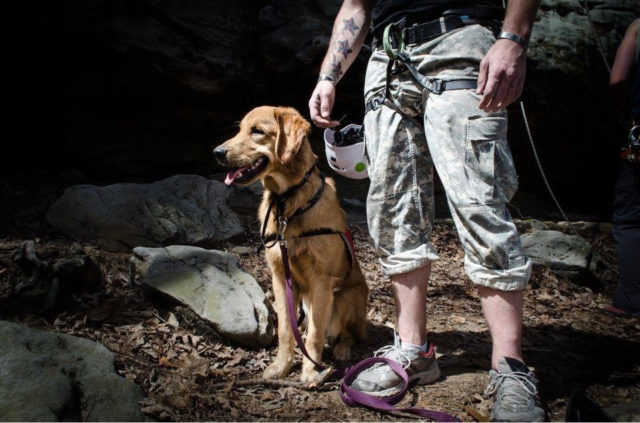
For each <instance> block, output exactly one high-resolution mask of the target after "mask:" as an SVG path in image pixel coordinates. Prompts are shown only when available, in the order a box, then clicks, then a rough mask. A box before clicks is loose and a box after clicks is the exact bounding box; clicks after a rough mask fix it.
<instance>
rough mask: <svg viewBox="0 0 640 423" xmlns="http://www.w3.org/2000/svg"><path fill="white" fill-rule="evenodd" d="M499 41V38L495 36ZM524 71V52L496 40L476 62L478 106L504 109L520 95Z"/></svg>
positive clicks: (487, 109)
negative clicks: (477, 64)
mask: <svg viewBox="0 0 640 423" xmlns="http://www.w3.org/2000/svg"><path fill="white" fill-rule="evenodd" d="M499 41H501V40H499ZM525 74H526V55H525V54H524V50H522V47H520V46H517V45H515V44H514V43H499V42H496V44H494V46H493V47H492V48H491V49H490V50H489V52H488V53H487V55H486V56H485V57H484V58H483V59H482V61H481V62H480V70H479V73H478V89H477V90H476V93H477V94H480V95H482V97H481V98H480V103H479V104H478V107H479V108H480V109H481V110H483V111H485V112H495V111H498V110H500V109H504V108H505V107H507V106H508V105H510V104H511V103H513V102H514V101H516V100H517V99H518V97H520V94H522V88H523V86H524V78H525Z"/></svg>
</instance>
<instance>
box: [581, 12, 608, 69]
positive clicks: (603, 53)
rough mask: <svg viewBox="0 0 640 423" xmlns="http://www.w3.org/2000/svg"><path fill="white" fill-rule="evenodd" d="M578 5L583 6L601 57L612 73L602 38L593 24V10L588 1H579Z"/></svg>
mask: <svg viewBox="0 0 640 423" xmlns="http://www.w3.org/2000/svg"><path fill="white" fill-rule="evenodd" d="M578 3H579V4H580V5H581V6H582V8H583V9H584V13H585V14H586V15H587V20H588V21H589V26H590V27H591V31H592V32H593V36H594V38H595V39H596V44H597V45H598V50H599V51H600V56H602V61H603V62H604V65H605V66H606V68H607V70H608V71H609V73H611V66H610V65H609V61H608V60H607V55H606V54H605V51H604V47H602V43H601V42H600V37H598V32H597V31H596V27H595V25H594V24H593V20H592V19H591V10H589V7H588V6H587V2H586V0H584V1H580V0H578Z"/></svg>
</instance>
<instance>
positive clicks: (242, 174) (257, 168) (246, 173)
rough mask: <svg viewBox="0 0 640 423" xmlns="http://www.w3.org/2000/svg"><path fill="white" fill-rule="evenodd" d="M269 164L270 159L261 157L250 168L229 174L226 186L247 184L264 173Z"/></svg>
mask: <svg viewBox="0 0 640 423" xmlns="http://www.w3.org/2000/svg"><path fill="white" fill-rule="evenodd" d="M268 163H269V159H267V158H266V157H265V156H261V157H259V158H258V159H257V160H256V161H254V162H253V163H251V164H250V165H249V166H245V167H241V168H238V169H234V170H232V171H230V172H229V173H227V177H226V178H225V180H224V183H225V184H226V185H231V184H232V183H234V182H246V181H248V180H250V179H251V178H253V177H254V176H256V175H258V174H259V173H260V172H262V171H263V170H264V168H265V167H266V166H267V164H268Z"/></svg>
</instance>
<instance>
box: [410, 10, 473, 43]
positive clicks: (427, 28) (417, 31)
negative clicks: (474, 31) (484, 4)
mask: <svg viewBox="0 0 640 423" xmlns="http://www.w3.org/2000/svg"><path fill="white" fill-rule="evenodd" d="M475 23H476V22H475V21H474V20H472V19H470V18H467V19H463V18H462V17H460V16H443V17H441V18H440V19H437V20H435V21H430V22H425V23H423V24H413V25H411V26H410V27H408V28H405V29H403V30H402V34H403V36H404V42H405V44H406V45H408V46H410V45H414V44H421V43H424V42H425V41H429V40H432V39H434V38H437V37H439V36H441V35H443V34H446V33H448V32H451V31H453V30H456V29H458V28H462V27H463V26H465V25H469V24H475Z"/></svg>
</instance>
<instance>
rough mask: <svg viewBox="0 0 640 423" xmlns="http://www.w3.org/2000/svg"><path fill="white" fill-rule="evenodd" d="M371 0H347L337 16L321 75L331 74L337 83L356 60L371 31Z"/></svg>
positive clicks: (334, 82)
mask: <svg viewBox="0 0 640 423" xmlns="http://www.w3.org/2000/svg"><path fill="white" fill-rule="evenodd" d="M369 11H370V1H368V0H360V1H352V0H345V1H344V3H343V4H342V7H341V8H340V11H339V12H338V15H337V16H336V20H335V22H334V24H333V31H332V33H331V41H330V42H329V49H328V50H327V54H326V56H325V58H324V60H323V62H322V66H321V67H320V75H329V76H330V77H332V78H333V80H334V81H333V84H334V85H335V84H337V83H338V81H339V80H340V79H341V78H342V76H343V75H344V73H345V72H346V71H347V69H349V67H350V66H351V64H352V63H353V62H354V60H355V59H356V57H357V56H358V53H359V52H360V49H361V48H362V44H363V43H364V39H365V38H366V36H367V32H368V31H369Z"/></svg>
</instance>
